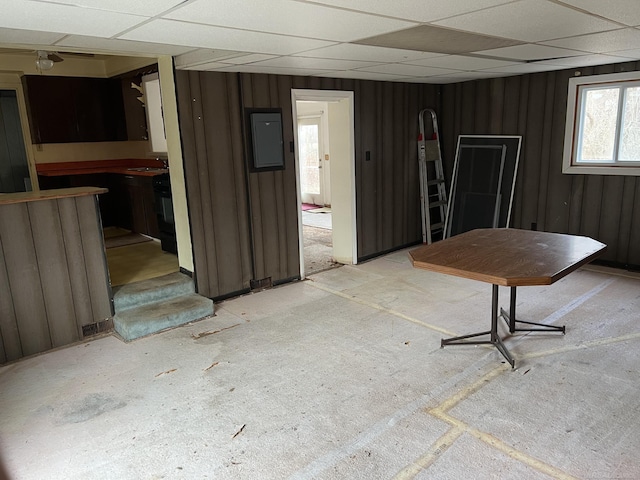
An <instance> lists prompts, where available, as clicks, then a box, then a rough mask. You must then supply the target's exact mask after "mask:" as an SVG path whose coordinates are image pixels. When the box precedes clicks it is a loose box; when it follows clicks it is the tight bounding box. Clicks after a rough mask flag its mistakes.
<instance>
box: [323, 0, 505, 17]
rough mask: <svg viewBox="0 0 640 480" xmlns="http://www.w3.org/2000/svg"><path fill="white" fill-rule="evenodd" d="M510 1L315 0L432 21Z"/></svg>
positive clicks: (382, 13)
mask: <svg viewBox="0 0 640 480" xmlns="http://www.w3.org/2000/svg"><path fill="white" fill-rule="evenodd" d="M512 1H513V0H473V1H469V0H447V1H434V0H432V1H429V2H422V1H416V0H393V1H390V0H316V3H322V4H324V5H332V6H335V7H342V8H346V9H352V10H359V11H362V12H370V13H376V14H379V15H386V16H389V17H396V18H403V19H407V20H414V21H416V20H417V21H419V22H432V21H434V20H439V19H442V18H446V17H452V16H454V15H460V14H463V13H469V12H473V11H476V10H481V9H483V8H487V7H493V6H496V5H502V4H504V3H509V2H512Z"/></svg>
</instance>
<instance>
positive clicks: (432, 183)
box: [427, 178, 444, 186]
mask: <svg viewBox="0 0 640 480" xmlns="http://www.w3.org/2000/svg"><path fill="white" fill-rule="evenodd" d="M439 183H444V178H436V179H435V180H429V181H428V182H427V185H429V186H431V185H438V184H439Z"/></svg>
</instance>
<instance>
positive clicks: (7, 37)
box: [0, 18, 64, 45]
mask: <svg viewBox="0 0 640 480" xmlns="http://www.w3.org/2000/svg"><path fill="white" fill-rule="evenodd" d="M0 23H2V19H1V18H0ZM61 38H64V34H62V33H48V32H35V31H33V30H14V29H11V28H0V44H2V43H6V44H11V43H14V44H21V45H53V44H54V43H56V42H57V41H58V40H60V39H61Z"/></svg>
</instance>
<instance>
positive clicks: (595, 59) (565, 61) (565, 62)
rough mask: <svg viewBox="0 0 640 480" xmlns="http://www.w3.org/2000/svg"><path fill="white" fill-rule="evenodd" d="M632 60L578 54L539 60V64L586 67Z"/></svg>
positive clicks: (610, 56)
mask: <svg viewBox="0 0 640 480" xmlns="http://www.w3.org/2000/svg"><path fill="white" fill-rule="evenodd" d="M631 60H633V58H624V57H618V56H613V55H600V54H593V55H580V56H579V57H570V58H558V59H556V60H548V61H544V62H540V65H560V66H563V67H588V66H592V65H607V64H609V63H621V62H628V61H631Z"/></svg>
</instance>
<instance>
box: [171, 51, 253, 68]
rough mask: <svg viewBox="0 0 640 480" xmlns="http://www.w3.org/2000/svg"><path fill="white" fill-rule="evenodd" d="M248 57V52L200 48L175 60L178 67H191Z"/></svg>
mask: <svg viewBox="0 0 640 480" xmlns="http://www.w3.org/2000/svg"><path fill="white" fill-rule="evenodd" d="M245 55H247V53H246V52H237V51H235V50H218V49H216V50H213V49H211V48H200V49H198V50H193V51H191V52H189V53H184V54H182V55H178V56H177V57H176V58H175V64H176V67H182V68H186V67H191V66H194V65H199V64H203V63H211V62H213V61H216V62H221V61H223V60H225V61H226V60H228V59H230V58H234V57H242V56H245Z"/></svg>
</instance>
